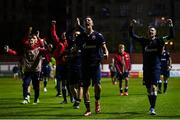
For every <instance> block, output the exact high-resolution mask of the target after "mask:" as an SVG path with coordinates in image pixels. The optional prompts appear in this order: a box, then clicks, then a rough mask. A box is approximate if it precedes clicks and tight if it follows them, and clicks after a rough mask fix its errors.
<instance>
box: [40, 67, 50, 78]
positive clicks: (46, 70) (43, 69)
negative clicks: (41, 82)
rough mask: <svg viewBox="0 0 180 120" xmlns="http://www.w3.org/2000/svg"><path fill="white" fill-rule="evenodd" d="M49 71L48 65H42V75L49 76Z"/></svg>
mask: <svg viewBox="0 0 180 120" xmlns="http://www.w3.org/2000/svg"><path fill="white" fill-rule="evenodd" d="M50 73H51V67H50V65H45V66H43V67H42V75H43V76H44V77H50Z"/></svg>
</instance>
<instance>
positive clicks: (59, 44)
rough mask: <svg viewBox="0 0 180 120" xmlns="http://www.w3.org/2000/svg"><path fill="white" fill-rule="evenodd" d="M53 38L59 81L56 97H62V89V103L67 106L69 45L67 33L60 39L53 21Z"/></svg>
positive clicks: (57, 78)
mask: <svg viewBox="0 0 180 120" xmlns="http://www.w3.org/2000/svg"><path fill="white" fill-rule="evenodd" d="M51 36H52V39H53V42H54V45H55V47H56V49H55V51H54V53H53V55H54V58H55V59H56V80H57V85H56V88H57V95H56V96H61V89H62V94H63V99H64V100H63V101H62V102H61V103H62V104H66V103H67V99H66V88H67V89H68V92H69V94H70V90H69V85H68V83H67V82H68V81H67V60H66V58H67V48H68V43H67V39H66V33H65V32H63V33H62V35H61V38H59V37H58V35H57V33H56V21H52V23H51ZM61 82H62V88H60V86H61V85H60V84H61ZM70 98H71V94H70ZM71 101H72V99H71Z"/></svg>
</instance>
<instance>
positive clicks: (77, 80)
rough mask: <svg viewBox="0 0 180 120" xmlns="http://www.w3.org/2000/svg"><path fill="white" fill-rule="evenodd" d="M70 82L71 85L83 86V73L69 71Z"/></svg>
mask: <svg viewBox="0 0 180 120" xmlns="http://www.w3.org/2000/svg"><path fill="white" fill-rule="evenodd" d="M68 81H69V85H75V84H78V85H80V86H82V73H81V70H74V71H72V70H69V71H68Z"/></svg>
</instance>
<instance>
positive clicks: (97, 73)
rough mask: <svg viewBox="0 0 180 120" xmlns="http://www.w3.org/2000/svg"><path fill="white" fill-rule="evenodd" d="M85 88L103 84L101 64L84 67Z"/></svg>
mask: <svg viewBox="0 0 180 120" xmlns="http://www.w3.org/2000/svg"><path fill="white" fill-rule="evenodd" d="M82 80H83V86H85V87H87V86H90V85H91V80H92V85H94V84H101V69H100V64H98V65H94V66H83V68H82Z"/></svg>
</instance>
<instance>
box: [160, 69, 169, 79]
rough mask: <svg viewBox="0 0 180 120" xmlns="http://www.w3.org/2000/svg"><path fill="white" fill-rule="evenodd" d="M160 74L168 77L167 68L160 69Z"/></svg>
mask: <svg viewBox="0 0 180 120" xmlns="http://www.w3.org/2000/svg"><path fill="white" fill-rule="evenodd" d="M161 75H163V76H164V77H167V78H168V77H169V76H170V71H169V70H161Z"/></svg>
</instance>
